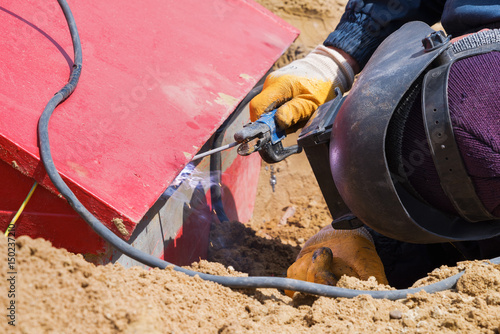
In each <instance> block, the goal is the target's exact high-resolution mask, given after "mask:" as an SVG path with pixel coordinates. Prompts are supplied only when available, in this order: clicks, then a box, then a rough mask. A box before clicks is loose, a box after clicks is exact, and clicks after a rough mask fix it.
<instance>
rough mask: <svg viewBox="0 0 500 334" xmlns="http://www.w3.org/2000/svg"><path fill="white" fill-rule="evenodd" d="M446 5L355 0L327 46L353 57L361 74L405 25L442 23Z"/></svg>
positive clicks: (437, 0) (440, 0)
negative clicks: (410, 23)
mask: <svg viewBox="0 0 500 334" xmlns="http://www.w3.org/2000/svg"><path fill="white" fill-rule="evenodd" d="M445 3H446V0H398V1H395V0H351V1H349V2H348V3H347V6H346V8H345V12H344V14H343V15H342V18H341V19H340V22H339V24H338V25H337V27H336V28H335V30H334V31H333V32H332V33H331V34H330V35H329V36H328V37H327V39H326V40H325V42H324V45H325V46H329V47H335V48H337V49H341V50H343V51H344V52H345V53H347V54H349V55H350V56H351V57H352V58H353V59H355V60H356V62H357V63H358V65H359V69H360V70H361V69H363V67H364V66H365V65H366V63H367V62H368V59H370V57H371V55H372V54H373V52H375V49H376V48H377V47H378V46H379V45H380V43H382V41H383V40H384V39H385V38H386V37H387V36H389V35H390V34H392V33H393V32H394V31H396V30H397V29H399V28H400V27H401V26H402V25H403V24H405V23H407V22H411V21H422V22H425V23H427V24H429V25H433V24H435V23H437V22H439V20H440V19H441V14H442V13H443V10H444V5H445Z"/></svg>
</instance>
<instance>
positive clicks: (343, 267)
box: [285, 225, 389, 297]
mask: <svg viewBox="0 0 500 334" xmlns="http://www.w3.org/2000/svg"><path fill="white" fill-rule="evenodd" d="M342 275H348V276H353V277H357V278H359V279H361V280H367V279H368V278H369V277H370V276H374V277H375V278H376V279H377V282H378V283H379V284H389V283H388V282H387V278H386V276H385V271H384V266H383V264H382V261H381V260H380V257H379V256H378V254H377V251H376V250H375V245H374V244H373V239H372V237H371V235H370V234H369V233H368V231H367V230H366V229H365V228H364V227H360V228H357V229H354V230H334V229H333V227H332V226H331V225H328V226H326V227H324V228H323V229H322V230H321V231H319V232H318V233H316V234H315V235H314V236H312V237H311V238H310V239H309V240H307V242H306V243H305V245H304V247H303V248H302V250H301V251H300V253H299V255H298V256H297V260H295V262H294V263H293V264H292V265H291V266H290V267H289V268H288V271H287V277H288V278H294V279H298V280H302V281H308V282H314V283H320V284H327V285H336V284H337V281H338V279H340V277H342ZM285 293H286V294H287V295H288V296H289V297H292V296H293V295H294V293H295V292H294V291H290V290H285Z"/></svg>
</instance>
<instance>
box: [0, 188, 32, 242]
mask: <svg viewBox="0 0 500 334" xmlns="http://www.w3.org/2000/svg"><path fill="white" fill-rule="evenodd" d="M37 185H38V182H36V181H35V183H33V185H32V186H31V190H30V192H29V193H28V196H26V198H25V199H24V202H23V203H22V204H21V206H20V207H19V210H17V212H16V215H15V216H14V218H12V220H11V221H10V223H9V226H7V229H6V230H5V236H8V235H9V232H10V230H12V228H13V227H14V224H15V223H16V221H17V219H18V218H19V216H20V215H21V213H22V212H23V210H24V208H25V207H26V204H28V202H29V200H30V198H31V196H33V193H34V192H35V189H36V186H37Z"/></svg>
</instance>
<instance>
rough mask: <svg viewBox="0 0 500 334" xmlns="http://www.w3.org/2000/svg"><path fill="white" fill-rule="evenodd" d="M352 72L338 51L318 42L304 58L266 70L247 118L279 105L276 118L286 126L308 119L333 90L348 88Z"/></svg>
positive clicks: (252, 118) (282, 127)
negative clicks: (265, 76)
mask: <svg viewBox="0 0 500 334" xmlns="http://www.w3.org/2000/svg"><path fill="white" fill-rule="evenodd" d="M353 80H354V72H353V70H352V68H351V66H350V65H349V64H348V63H347V61H346V60H345V58H344V57H342V55H340V53H338V52H337V51H335V50H333V49H330V48H327V47H326V46H323V45H319V46H317V47H316V48H315V49H314V50H313V51H311V52H310V53H309V54H308V55H307V56H306V57H305V58H303V59H298V60H295V61H293V62H291V63H290V64H288V65H286V66H284V67H282V68H280V69H278V70H276V71H274V72H272V73H271V74H269V75H268V76H267V78H266V80H265V82H264V85H263V89H262V92H261V93H260V94H259V95H257V96H256V97H255V98H254V99H252V101H251V102H250V119H251V121H252V122H255V121H256V120H257V119H258V118H259V117H260V116H261V115H262V114H263V113H265V112H270V111H272V110H274V109H276V108H277V107H279V108H278V111H277V112H276V115H275V119H276V123H277V124H278V126H279V127H280V128H281V129H287V128H289V127H291V126H293V125H295V124H297V123H299V122H301V121H305V120H307V119H309V117H310V116H311V115H312V114H313V112H314V111H315V110H316V109H317V108H318V107H319V106H320V105H321V104H323V103H325V102H327V101H329V100H331V99H332V98H334V97H335V96H334V95H335V93H334V90H335V88H336V87H339V88H340V90H341V91H342V93H344V92H345V91H348V90H349V89H350V88H351V86H352V83H353Z"/></svg>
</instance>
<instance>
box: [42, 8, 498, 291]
mask: <svg viewBox="0 0 500 334" xmlns="http://www.w3.org/2000/svg"><path fill="white" fill-rule="evenodd" d="M58 2H59V4H60V6H61V8H62V10H63V12H64V15H65V17H66V20H67V21H68V25H69V29H70V32H71V36H72V39H73V48H74V52H75V57H74V59H75V61H74V63H75V65H74V66H73V71H72V73H71V76H70V79H69V82H68V83H67V84H66V85H65V86H64V87H63V88H62V89H61V90H60V91H59V92H57V93H56V95H54V97H52V99H50V101H49V103H48V104H47V106H46V107H45V109H44V111H43V114H42V116H41V117H40V120H39V123H38V131H39V139H40V155H41V158H42V161H43V164H44V166H45V169H46V170H47V174H48V176H49V177H50V179H51V181H52V183H53V184H54V185H55V186H56V188H57V189H58V190H59V192H60V193H61V194H62V195H63V196H64V197H65V198H66V200H67V201H68V202H69V204H70V205H71V206H72V207H73V208H74V210H75V211H76V212H77V213H78V214H79V215H80V216H81V217H82V218H83V219H84V220H85V221H86V222H87V223H88V224H89V226H90V227H91V228H92V229H93V230H94V231H95V232H96V233H97V234H98V235H99V236H101V237H102V238H103V239H104V240H106V241H107V242H109V243H110V244H111V245H112V246H113V247H115V248H116V249H117V250H118V251H120V252H122V253H123V254H125V255H127V256H128V257H130V258H132V259H134V260H136V261H139V262H141V263H143V264H145V265H147V266H149V267H153V268H154V267H158V268H162V269H164V268H166V267H169V266H172V267H173V269H174V270H176V271H179V272H183V273H185V274H187V275H189V276H199V277H200V278H202V279H204V280H207V281H212V282H215V283H219V284H221V285H224V286H227V287H230V288H237V289H247V288H275V289H279V290H294V291H299V292H303V293H308V294H313V295H320V296H326V297H344V298H352V297H356V296H359V295H370V296H372V297H373V298H387V299H391V300H395V299H403V298H405V297H406V296H407V295H408V294H410V293H416V292H419V291H422V290H423V291H427V292H429V293H432V292H437V291H443V290H447V289H450V288H453V287H454V286H455V284H456V282H457V280H458V278H459V277H460V276H461V275H462V274H463V272H461V273H459V274H456V275H454V276H452V277H449V278H447V279H444V280H442V281H440V282H437V283H434V284H430V285H427V286H424V287H420V288H413V289H403V290H389V291H364V290H353V289H345V288H338V287H334V286H328V285H323V284H317V283H310V282H304V281H299V280H294V279H289V278H282V277H228V276H217V275H210V274H204V273H200V272H196V271H193V270H189V269H185V268H182V267H178V266H175V265H173V264H171V263H169V262H166V261H164V260H161V259H158V258H156V257H154V256H152V255H150V254H147V253H144V252H142V251H140V250H138V249H135V248H134V247H132V246H131V245H130V244H128V243H127V242H126V241H124V240H123V239H121V238H120V237H118V236H117V235H116V234H114V233H113V232H112V231H111V230H109V229H108V228H107V227H106V226H105V225H104V224H102V223H101V222H100V221H99V220H98V219H97V218H96V217H94V216H93V215H92V214H91V213H90V212H89V211H88V210H87V209H86V208H85V207H84V206H83V205H82V203H80V201H79V200H78V199H77V198H76V196H75V194H74V193H73V192H72V191H71V190H70V189H69V187H68V186H67V185H66V183H65V182H64V181H63V179H62V178H61V176H60V175H59V173H58V172H57V170H56V167H55V166H54V161H53V160H52V156H51V152H50V143H49V135H48V123H49V119H50V116H51V114H52V112H53V111H54V109H55V107H56V106H57V105H58V104H59V103H61V102H62V101H64V100H65V99H66V98H67V97H68V96H69V95H70V94H71V93H72V92H73V90H74V89H75V87H76V84H77V83H78V79H79V77H80V72H81V68H82V50H81V45H80V38H79V37H78V31H77V29H76V25H75V21H74V18H73V15H72V14H71V11H70V9H69V6H68V4H67V3H66V1H65V0H58ZM491 262H492V263H494V264H499V263H500V257H498V258H495V259H493V260H491Z"/></svg>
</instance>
